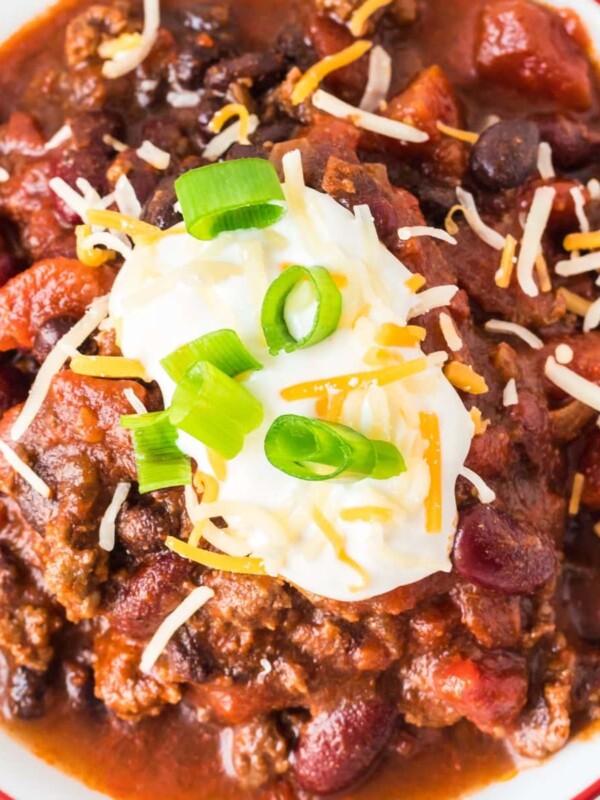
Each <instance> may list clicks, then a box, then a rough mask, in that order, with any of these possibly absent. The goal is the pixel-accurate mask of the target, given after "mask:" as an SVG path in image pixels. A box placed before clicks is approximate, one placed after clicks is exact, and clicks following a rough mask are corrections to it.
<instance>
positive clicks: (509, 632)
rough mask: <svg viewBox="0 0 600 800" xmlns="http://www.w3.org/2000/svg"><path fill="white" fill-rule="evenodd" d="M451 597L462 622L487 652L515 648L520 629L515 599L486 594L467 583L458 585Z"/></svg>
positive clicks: (519, 615) (516, 598) (519, 611)
mask: <svg viewBox="0 0 600 800" xmlns="http://www.w3.org/2000/svg"><path fill="white" fill-rule="evenodd" d="M453 596H454V598H455V599H456V601H457V603H458V606H459V608H460V611H461V616H462V621H463V623H464V624H465V626H466V627H467V628H468V629H469V630H470V631H471V633H472V634H473V636H474V637H475V638H476V639H477V641H478V642H479V643H480V644H482V645H483V646H484V647H488V648H490V649H494V648H498V647H515V648H516V647H518V645H519V642H520V639H521V628H522V615H521V603H520V600H519V598H518V597H510V596H506V595H500V594H496V593H495V592H487V591H485V590H484V589H481V588H480V587H478V586H474V585H472V584H467V583H461V584H459V585H458V586H457V587H456V590H455V591H454V592H453Z"/></svg>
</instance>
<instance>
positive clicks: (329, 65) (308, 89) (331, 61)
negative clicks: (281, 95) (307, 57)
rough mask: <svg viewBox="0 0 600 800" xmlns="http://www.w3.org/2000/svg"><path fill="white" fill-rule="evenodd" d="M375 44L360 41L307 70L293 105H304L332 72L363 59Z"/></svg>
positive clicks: (299, 82) (298, 84) (300, 82)
mask: <svg viewBox="0 0 600 800" xmlns="http://www.w3.org/2000/svg"><path fill="white" fill-rule="evenodd" d="M372 46H373V42H369V41H366V40H365V39H359V40H358V41H357V42H354V43H353V44H351V45H350V46H349V47H345V48H344V49H343V50H340V51H339V52H338V53H334V54H333V55H330V56H325V58H323V59H322V60H321V61H318V62H317V63H316V64H313V65H312V67H309V69H307V70H306V72H305V73H304V75H302V77H301V78H300V80H299V81H298V83H297V84H296V85H295V87H294V91H293V92H292V103H293V104H294V105H295V106H297V105H299V104H300V103H303V102H304V101H305V100H306V99H307V98H308V97H310V95H311V94H312V93H313V92H314V91H315V89H316V88H317V86H318V85H319V84H320V83H321V81H322V80H324V79H325V78H326V77H327V76H328V75H329V74H330V73H331V72H335V71H336V70H338V69H341V68H342V67H347V66H348V65H349V64H352V63H353V62H354V61H357V60H358V59H359V58H362V56H364V54H365V53H367V52H368V51H369V50H370V49H371V47H372Z"/></svg>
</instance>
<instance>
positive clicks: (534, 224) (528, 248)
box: [517, 186, 556, 297]
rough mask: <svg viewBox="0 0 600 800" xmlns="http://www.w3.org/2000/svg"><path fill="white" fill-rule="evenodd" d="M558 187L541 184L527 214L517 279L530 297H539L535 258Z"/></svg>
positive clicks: (539, 249) (539, 248)
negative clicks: (534, 272)
mask: <svg viewBox="0 0 600 800" xmlns="http://www.w3.org/2000/svg"><path fill="white" fill-rule="evenodd" d="M555 197H556V189H553V188H552V187H550V186H541V187H539V188H538V189H536V190H535V193H534V195H533V201H532V203H531V208H530V209H529V213H528V214H527V220H526V222H525V231H524V233H523V239H522V241H521V251H520V253H519V259H518V261H517V280H518V281H519V286H520V287H521V289H522V290H523V292H524V293H525V294H526V295H527V296H528V297H537V296H538V294H539V290H538V287H537V285H536V283H535V281H534V280H533V269H534V267H535V260H536V258H537V256H538V253H539V252H540V251H541V247H542V236H543V235H544V231H545V230H546V225H547V224H548V219H549V218H550V212H551V211H552V205H553V203H554V198H555Z"/></svg>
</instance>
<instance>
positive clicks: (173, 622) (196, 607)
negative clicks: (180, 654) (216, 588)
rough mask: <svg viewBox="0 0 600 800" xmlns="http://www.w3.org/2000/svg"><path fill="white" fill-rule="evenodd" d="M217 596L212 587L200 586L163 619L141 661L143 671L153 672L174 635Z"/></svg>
mask: <svg viewBox="0 0 600 800" xmlns="http://www.w3.org/2000/svg"><path fill="white" fill-rule="evenodd" d="M214 596H215V593H214V592H213V590H212V589H209V588H208V586H198V587H197V588H196V589H194V591H193V592H191V593H190V594H189V595H188V596H187V597H186V598H185V600H184V601H183V603H181V604H180V605H179V606H178V607H177V608H176V609H175V611H173V612H172V613H171V614H169V616H168V617H166V619H164V620H163V622H162V624H161V625H160V626H159V628H158V630H157V631H156V633H155V634H154V636H153V637H152V639H151V640H150V643H149V644H148V646H147V647H146V649H145V650H144V654H143V656H142V660H141V662H140V671H141V672H145V673H148V672H151V670H152V668H153V667H154V665H155V664H156V662H157V661H158V659H159V658H160V656H161V654H162V652H163V651H164V649H165V648H166V646H167V645H168V644H169V642H170V641H171V639H172V638H173V636H174V635H175V634H176V633H177V631H178V630H179V628H181V627H182V625H185V623H186V622H187V621H188V620H189V619H191V618H192V617H193V616H194V614H196V613H197V612H198V611H200V609H201V608H202V606H204V605H206V603H208V601H209V600H210V599H211V598H212V597H214Z"/></svg>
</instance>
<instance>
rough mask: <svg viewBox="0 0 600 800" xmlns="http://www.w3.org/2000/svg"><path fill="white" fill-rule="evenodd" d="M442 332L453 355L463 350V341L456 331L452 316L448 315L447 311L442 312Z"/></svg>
mask: <svg viewBox="0 0 600 800" xmlns="http://www.w3.org/2000/svg"><path fill="white" fill-rule="evenodd" d="M440 330H441V331H442V335H443V337H444V339H445V340H446V344H447V345H448V347H449V348H450V350H452V352H453V353H456V352H457V351H458V350H461V349H462V346H463V341H462V339H461V338H460V335H459V333H458V331H457V330H456V325H455V324H454V320H453V319H452V317H451V316H450V314H447V313H446V312H445V311H442V313H441V314H440Z"/></svg>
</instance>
